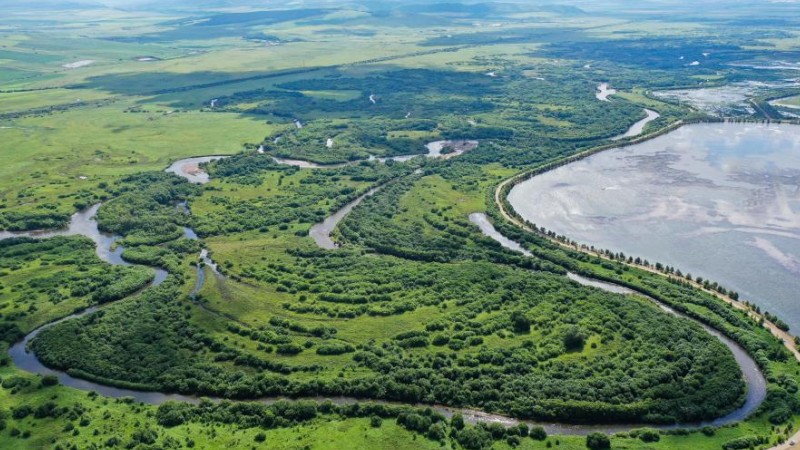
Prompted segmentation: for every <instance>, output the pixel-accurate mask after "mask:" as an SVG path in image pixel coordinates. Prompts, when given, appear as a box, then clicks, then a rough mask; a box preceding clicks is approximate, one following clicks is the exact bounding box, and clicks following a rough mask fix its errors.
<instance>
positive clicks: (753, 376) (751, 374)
mask: <svg viewBox="0 0 800 450" xmlns="http://www.w3.org/2000/svg"><path fill="white" fill-rule="evenodd" d="M469 220H470V222H472V223H474V224H475V225H477V226H478V228H480V230H481V232H482V233H483V234H484V235H486V236H488V237H490V238H492V239H494V240H495V241H497V242H498V243H499V244H500V245H501V246H503V247H505V248H507V249H509V250H513V251H515V252H519V253H522V254H523V255H525V256H532V255H531V253H530V252H529V251H528V250H526V249H525V248H524V247H523V246H522V245H521V244H519V243H518V242H516V241H512V240H511V239H509V238H507V237H506V236H504V235H502V234H501V233H500V232H499V231H497V230H496V229H495V228H494V226H493V225H492V224H491V222H489V219H488V218H487V217H486V215H485V214H483V213H473V214H470V216H469ZM567 277H568V278H569V279H570V280H572V281H574V282H576V283H578V284H581V285H583V286H590V287H593V288H597V289H601V290H604V291H606V292H611V293H614V294H622V295H638V296H642V297H645V298H647V299H648V300H650V301H652V302H653V303H655V304H656V305H657V306H658V307H659V308H661V309H662V310H664V311H665V312H666V313H668V314H671V315H673V316H676V317H680V318H682V319H685V320H691V321H692V322H694V323H696V324H698V325H699V326H700V327H702V328H703V329H704V330H705V331H706V332H707V333H708V334H710V335H712V336H714V337H716V338H717V339H719V340H720V341H721V342H722V343H723V344H725V346H726V347H728V349H729V350H730V351H731V353H732V354H733V357H734V359H736V362H737V363H738V364H739V367H740V368H741V370H742V378H743V379H744V381H745V384H746V385H747V397H746V399H745V402H744V404H743V405H742V406H741V407H739V408H737V409H736V410H734V411H732V412H731V413H729V414H727V415H725V416H724V417H720V418H718V419H716V420H713V421H710V422H708V423H705V425H713V426H721V425H725V424H728V423H733V422H737V421H740V420H743V419H746V418H747V417H748V416H749V415H750V414H752V413H753V412H754V411H755V410H756V409H758V407H759V406H761V403H763V402H764V399H766V397H767V380H766V379H765V378H764V374H763V373H762V372H761V370H760V369H759V367H758V364H757V363H756V362H755V360H754V359H753V358H752V357H751V356H750V355H749V354H748V353H747V352H746V351H745V350H744V349H743V348H742V347H741V346H740V345H739V344H737V343H736V342H734V341H733V340H732V339H730V338H728V337H727V336H725V335H723V334H722V333H720V332H719V331H717V330H715V329H713V328H711V327H710V326H708V325H706V324H704V323H701V322H698V321H697V320H695V319H693V318H691V317H689V316H686V315H684V314H681V313H679V312H677V311H675V310H674V309H672V308H670V307H669V306H667V305H665V304H663V303H661V302H659V301H658V300H656V299H654V298H652V297H650V296H647V295H644V294H641V293H640V292H637V291H635V290H633V289H630V288H628V287H625V286H620V285H617V284H613V283H609V282H606V281H599V280H593V279H590V278H586V277H583V276H580V275H578V274H575V273H568V274H567ZM666 428H670V427H666Z"/></svg>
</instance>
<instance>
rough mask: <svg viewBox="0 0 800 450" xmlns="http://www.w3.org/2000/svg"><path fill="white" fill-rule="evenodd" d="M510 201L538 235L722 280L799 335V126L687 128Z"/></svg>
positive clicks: (527, 189)
mask: <svg viewBox="0 0 800 450" xmlns="http://www.w3.org/2000/svg"><path fill="white" fill-rule="evenodd" d="M509 201H510V202H511V204H512V205H513V207H514V209H515V210H516V211H517V212H518V213H519V214H521V215H522V216H523V217H524V218H526V219H527V220H529V221H530V222H533V223H535V224H536V225H538V226H544V227H545V228H547V229H548V230H552V231H555V232H556V233H558V234H563V235H566V236H568V237H570V238H571V239H574V240H576V241H578V242H580V243H585V244H590V245H594V246H595V247H598V248H603V249H612V250H614V251H622V252H624V253H625V254H627V255H634V256H641V257H642V258H646V259H648V260H649V261H650V262H656V261H658V262H661V263H664V264H667V265H671V266H675V267H677V268H679V269H681V270H682V271H683V272H687V271H688V272H690V273H691V274H693V275H694V276H697V275H700V276H703V277H705V278H708V279H711V280H714V281H717V282H720V283H721V284H722V285H724V286H726V287H728V288H731V289H734V290H736V291H738V292H739V293H740V294H741V296H742V298H743V299H746V300H750V301H752V302H755V303H756V304H758V305H760V306H761V307H762V309H766V310H768V311H770V312H772V313H777V314H778V316H779V317H781V318H782V319H783V320H785V321H786V322H787V323H789V324H790V325H791V326H792V328H793V329H800V307H798V306H800V304H799V301H800V299H799V298H798V295H797V293H798V292H800V127H797V126H792V125H757V124H698V125H691V126H685V127H682V128H680V129H678V130H676V131H673V132H671V133H669V134H667V135H664V136H661V137H659V138H656V139H653V140H651V141H647V142H644V143H641V144H638V145H635V146H630V147H625V148H620V149H613V150H609V151H606V152H602V153H599V154H597V155H594V156H592V157H589V158H586V159H584V160H581V161H578V162H575V163H572V164H569V165H567V166H564V167H560V168H558V169H555V170H553V171H550V172H547V173H545V174H542V175H539V176H537V177H534V178H532V179H530V180H528V181H526V182H524V183H521V184H519V185H518V186H516V187H514V188H513V189H512V190H511V193H510V194H509Z"/></svg>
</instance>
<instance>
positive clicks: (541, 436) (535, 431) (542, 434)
mask: <svg viewBox="0 0 800 450" xmlns="http://www.w3.org/2000/svg"><path fill="white" fill-rule="evenodd" d="M528 435H530V437H531V439H535V440H537V441H543V440H545V439H547V432H546V431H544V427H541V426H536V427H533V428H531V431H530V432H528Z"/></svg>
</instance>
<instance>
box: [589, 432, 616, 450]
mask: <svg viewBox="0 0 800 450" xmlns="http://www.w3.org/2000/svg"><path fill="white" fill-rule="evenodd" d="M586 448H588V449H589V450H606V449H610V448H611V440H610V439H609V438H608V436H606V435H605V434H603V433H590V434H589V435H588V436H586Z"/></svg>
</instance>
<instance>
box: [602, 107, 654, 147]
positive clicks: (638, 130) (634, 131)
mask: <svg viewBox="0 0 800 450" xmlns="http://www.w3.org/2000/svg"><path fill="white" fill-rule="evenodd" d="M644 112H645V114H647V117H645V118H644V119H642V120H640V121H638V122H636V123H634V124H633V125H631V127H630V128H628V131H626V132H625V133H623V134H620V135H619V136H615V137H613V138H611V140H612V141H619V140H622V139H627V138H632V137H636V136H639V135H640V134H642V132H644V127H646V126H647V124H648V123H650V122H652V121H654V120H656V119H658V118H659V117H661V114H659V113H657V112H655V111H653V110H652V109H647V108H645V110H644Z"/></svg>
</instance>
